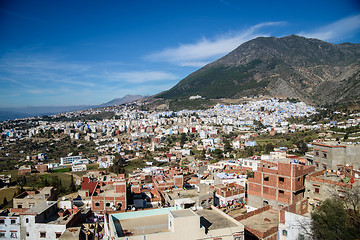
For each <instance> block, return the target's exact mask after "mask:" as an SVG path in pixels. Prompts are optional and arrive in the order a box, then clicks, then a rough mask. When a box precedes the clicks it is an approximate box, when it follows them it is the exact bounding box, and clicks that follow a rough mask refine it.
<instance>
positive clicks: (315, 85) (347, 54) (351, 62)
mask: <svg viewBox="0 0 360 240" xmlns="http://www.w3.org/2000/svg"><path fill="white" fill-rule="evenodd" d="M359 59H360V44H353V43H341V44H332V43H328V42H325V41H322V40H319V39H314V38H305V37H301V36H297V35H290V36H285V37H282V38H275V37H259V38H255V39H253V40H250V41H248V42H245V43H243V44H241V45H240V46H239V47H237V48H236V49H234V50H233V51H231V52H230V53H229V54H227V55H225V56H224V57H221V58H219V59H218V60H216V61H214V62H212V63H209V64H207V65H205V66H204V67H202V68H200V69H199V70H197V71H195V72H193V73H191V74H190V75H188V76H187V77H186V78H184V79H183V80H181V81H180V82H179V83H178V84H176V85H175V86H174V87H173V88H171V89H169V90H168V91H165V92H162V93H159V94H157V95H156V96H155V97H158V98H165V99H176V98H182V97H183V98H186V97H189V96H191V95H200V96H203V97H206V98H210V99H214V98H215V99H216V98H241V97H245V96H251V95H266V96H270V97H284V98H287V97H289V98H298V99H300V100H302V101H305V102H307V103H311V104H328V103H330V104H333V103H336V102H339V101H343V100H344V101H345V100H346V99H348V98H341V97H337V99H335V96H339V93H340V96H341V93H342V91H343V90H344V91H345V89H346V87H345V88H344V83H345V82H344V80H345V79H348V78H352V77H353V78H354V79H356V75H357V74H359V69H360V68H359V66H360V60H359ZM324 86H331V87H332V88H333V89H332V90H329V89H323V87H324ZM354 86H355V87H358V85H356V84H355V85H354ZM321 90H323V91H321ZM356 90H357V91H358V92H360V89H359V88H355V89H347V91H348V92H349V91H350V92H351V93H350V94H349V93H347V96H348V97H349V96H353V97H357V96H358V94H355V93H356ZM335 93H336V94H335ZM344 94H345V93H344ZM346 101H347V100H346Z"/></svg>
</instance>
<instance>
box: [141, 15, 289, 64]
mask: <svg viewBox="0 0 360 240" xmlns="http://www.w3.org/2000/svg"><path fill="white" fill-rule="evenodd" d="M283 24H285V22H265V23H260V24H257V25H254V26H252V27H250V28H248V29H246V30H245V31H242V32H238V33H230V34H225V35H221V36H218V37H216V38H214V39H208V38H203V39H201V40H199V41H197V42H195V43H189V44H180V45H179V46H178V47H174V48H167V49H164V50H162V51H160V52H158V53H153V54H150V55H148V56H146V58H147V59H149V60H153V61H166V62H171V63H175V64H177V65H180V66H196V67H199V66H203V65H205V64H206V63H208V62H209V61H211V60H213V58H216V57H220V56H222V55H224V54H226V53H229V52H230V51H232V50H234V49H235V48H236V47H238V46H239V45H240V44H242V43H244V42H246V41H249V40H251V39H253V38H256V37H259V36H265V35H267V34H264V33H259V30H260V29H261V28H263V27H268V26H279V25H283Z"/></svg>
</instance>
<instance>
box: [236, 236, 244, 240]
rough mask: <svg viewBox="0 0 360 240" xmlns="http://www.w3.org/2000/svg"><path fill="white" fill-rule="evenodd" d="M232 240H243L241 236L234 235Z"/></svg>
mask: <svg viewBox="0 0 360 240" xmlns="http://www.w3.org/2000/svg"><path fill="white" fill-rule="evenodd" d="M234 240H243V237H242V235H234Z"/></svg>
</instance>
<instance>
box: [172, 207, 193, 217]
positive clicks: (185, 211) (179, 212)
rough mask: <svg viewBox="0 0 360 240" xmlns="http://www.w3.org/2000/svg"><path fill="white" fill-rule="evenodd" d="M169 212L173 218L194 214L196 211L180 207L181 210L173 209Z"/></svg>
mask: <svg viewBox="0 0 360 240" xmlns="http://www.w3.org/2000/svg"><path fill="white" fill-rule="evenodd" d="M170 212H171V214H172V215H173V216H174V218H181V217H192V216H196V213H194V212H193V211H191V210H190V209H181V210H175V211H170Z"/></svg>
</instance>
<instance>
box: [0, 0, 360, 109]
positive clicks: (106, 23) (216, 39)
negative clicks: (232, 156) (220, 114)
mask: <svg viewBox="0 0 360 240" xmlns="http://www.w3.org/2000/svg"><path fill="white" fill-rule="evenodd" d="M290 34H298V35H302V36H306V37H315V38H319V39H322V40H324V41H328V42H332V43H341V42H352V43H360V4H359V3H358V1H356V0H354V1H348V0H339V1H335V0H326V1H307V0H303V1H289V0H286V1H230V0H203V1H195V0H192V1H186V0H182V1H169V0H167V1H156V0H152V1H148V0H144V1H140V0H139V1H136V0H133V1H120V0H118V1H110V0H107V1H90V0H87V1H80V0H77V1H63V0H62V1H49V0H44V1H37V0H34V1H28V0H22V1H20V0H1V1H0V107H20V106H21V107H23V106H64V105H82V104H86V105H91V104H100V103H104V102H107V101H110V100H112V99H113V98H118V97H123V96H124V95H126V94H141V95H152V94H156V93H158V92H161V91H164V90H167V89H169V88H171V87H172V86H174V85H175V84H176V83H177V82H179V81H180V80H181V79H183V78H184V77H186V76H187V75H188V74H190V73H191V72H193V71H195V70H197V69H199V68H200V67H202V66H203V65H205V64H206V63H209V62H212V61H214V60H216V59H218V58H219V57H221V56H224V55H226V54H227V53H228V52H230V51H231V50H233V49H235V48H236V47H237V46H239V45H240V44H241V43H243V42H246V41H248V40H251V39H253V38H256V37H259V36H275V37H282V36H286V35H290Z"/></svg>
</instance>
